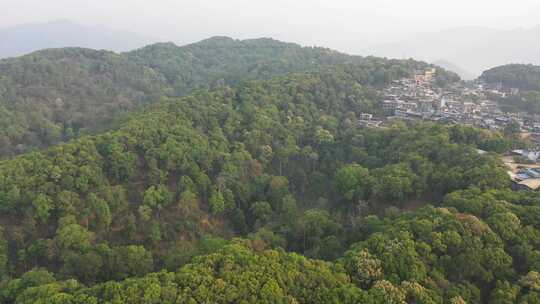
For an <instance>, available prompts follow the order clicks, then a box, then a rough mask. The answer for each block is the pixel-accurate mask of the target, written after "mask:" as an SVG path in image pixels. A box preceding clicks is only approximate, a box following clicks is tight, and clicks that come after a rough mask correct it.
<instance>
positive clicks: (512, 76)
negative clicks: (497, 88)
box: [480, 64, 540, 114]
mask: <svg viewBox="0 0 540 304" xmlns="http://www.w3.org/2000/svg"><path fill="white" fill-rule="evenodd" d="M480 80H483V81H485V82H487V83H489V84H494V85H499V84H500V85H502V88H503V89H509V88H517V89H520V92H519V93H518V94H512V95H510V96H507V97H505V98H498V102H499V103H500V104H502V105H504V106H505V110H506V111H523V112H527V113H534V114H540V66H535V65H531V64H510V65H504V66H500V67H496V68H493V69H491V70H487V71H485V72H484V73H483V74H482V76H481V77H480Z"/></svg>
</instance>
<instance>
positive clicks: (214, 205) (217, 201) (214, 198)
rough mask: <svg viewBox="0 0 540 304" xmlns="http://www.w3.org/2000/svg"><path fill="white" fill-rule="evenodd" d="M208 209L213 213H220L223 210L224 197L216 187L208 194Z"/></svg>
mask: <svg viewBox="0 0 540 304" xmlns="http://www.w3.org/2000/svg"><path fill="white" fill-rule="evenodd" d="M209 202H210V210H211V211H212V213H213V214H221V213H222V212H223V211H225V198H224V197H223V194H222V193H221V191H219V190H218V189H212V193H211V195H210V201H209Z"/></svg>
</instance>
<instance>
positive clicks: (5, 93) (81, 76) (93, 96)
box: [0, 37, 455, 157]
mask: <svg viewBox="0 0 540 304" xmlns="http://www.w3.org/2000/svg"><path fill="white" fill-rule="evenodd" d="M337 63H341V64H345V63H355V64H360V65H363V66H364V69H363V71H364V73H365V75H366V76H365V77H369V78H370V83H371V84H373V85H379V86H381V85H384V84H385V83H387V82H388V81H390V80H392V79H395V77H397V76H404V72H406V73H410V70H411V68H422V67H425V66H426V65H425V64H423V63H420V62H414V61H412V60H411V61H386V60H382V59H377V58H369V57H368V58H363V57H356V56H349V55H345V54H341V53H338V52H335V51H331V50H328V49H323V48H303V47H300V46H298V45H296V44H290V43H282V42H278V41H275V40H271V39H257V40H246V41H237V40H233V39H230V38H221V37H217V38H212V39H209V40H206V41H202V42H200V43H196V44H192V45H188V46H184V47H178V46H176V45H174V44H172V43H160V44H155V45H151V46H148V47H145V48H142V49H139V50H135V51H132V52H128V53H123V54H115V53H112V52H106V51H95V50H89V49H81V48H63V49H51V50H44V51H39V52H36V53H32V54H30V55H26V56H22V57H19V58H13V59H6V60H1V61H0V157H2V156H10V155H16V154H19V153H22V152H26V151H29V150H32V149H34V148H43V147H49V146H51V145H53V144H56V143H58V142H61V141H66V140H69V139H72V138H77V137H79V136H80V135H81V134H88V133H94V132H96V131H98V130H104V129H106V128H108V127H109V126H110V125H111V124H113V122H114V121H116V120H118V118H119V117H122V115H121V114H122V113H129V112H132V111H133V110H135V109H138V108H140V107H141V106H142V105H146V104H149V103H151V102H153V101H156V100H158V98H159V96H163V95H166V96H171V97H178V96H184V95H187V94H188V93H191V92H193V91H195V90H198V89H208V88H215V87H218V86H222V85H234V84H237V83H239V82H240V81H243V80H249V79H267V78H270V77H272V76H275V75H280V74H286V73H289V72H299V71H307V70H312V69H317V68H319V67H321V66H326V65H332V64H337ZM454 77H455V75H453V74H449V73H446V72H444V71H442V70H441V73H440V77H439V83H440V84H444V83H445V82H447V81H452V80H454Z"/></svg>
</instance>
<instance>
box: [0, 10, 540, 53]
mask: <svg viewBox="0 0 540 304" xmlns="http://www.w3.org/2000/svg"><path fill="white" fill-rule="evenodd" d="M0 4H1V7H2V10H1V11H0V27H9V26H13V25H17V24H23V23H35V22H44V21H50V20H54V19H70V20H72V21H75V22H79V23H82V24H86V25H103V26H106V27H109V28H113V29H120V30H130V31H134V32H139V33H143V34H146V35H149V36H152V37H155V38H156V39H157V40H170V41H174V42H177V43H179V44H184V43H189V42H194V41H198V40H201V39H204V38H208V37H210V36H215V35H226V36H232V37H235V38H254V37H273V38H276V39H280V40H284V41H293V42H298V43H301V44H304V45H321V46H327V47H331V48H334V49H338V50H341V51H347V52H352V53H354V52H359V51H360V50H361V49H362V48H363V47H365V46H366V45H370V44H378V43H383V42H389V41H393V40H399V39H403V38H405V37H407V36H408V35H414V34H415V33H420V32H429V31H436V30H440V29H446V28H451V27H458V26H487V27H495V28H503V29H511V28H517V27H531V26H534V25H538V24H540V1H539V0H512V1H510V0H372V1H365V0H330V1H328V0H325V1H323V0H272V1H269V0H0Z"/></svg>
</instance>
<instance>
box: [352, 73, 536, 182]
mask: <svg viewBox="0 0 540 304" xmlns="http://www.w3.org/2000/svg"><path fill="white" fill-rule="evenodd" d="M436 76H437V70H436V69H431V68H430V69H427V70H424V71H417V72H416V73H415V75H414V77H411V78H404V79H400V80H396V81H393V82H392V83H391V84H390V85H388V86H387V87H386V88H385V89H384V91H383V98H382V99H381V101H380V108H381V109H382V114H383V115H381V116H380V117H379V118H374V116H373V115H372V114H367V113H363V114H361V115H360V117H359V120H358V124H359V125H360V126H363V127H369V128H376V127H381V126H384V124H385V121H387V120H396V119H399V120H429V121H435V122H441V123H453V124H464V125H471V126H476V127H480V128H485V129H490V130H503V129H505V128H506V127H507V126H509V124H512V125H513V127H515V128H518V130H517V131H519V132H520V133H521V134H522V136H523V135H526V136H528V137H529V138H530V139H531V140H532V141H533V142H537V143H538V145H539V146H540V116H539V115H532V114H529V113H506V112H503V111H501V108H500V107H499V105H498V103H497V102H496V101H495V100H498V99H499V98H505V97H508V96H510V95H516V94H519V90H517V89H508V88H506V89H505V88H503V87H502V86H500V85H498V86H497V85H486V84H480V83H457V84H454V85H452V86H450V87H447V88H445V89H441V88H438V87H437V86H435V85H434V81H435V79H436ZM503 160H504V162H505V163H506V165H507V166H508V167H509V171H508V174H509V175H510V177H511V179H512V181H513V184H514V188H515V189H529V190H537V189H540V150H515V151H512V155H509V156H505V157H503Z"/></svg>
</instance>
